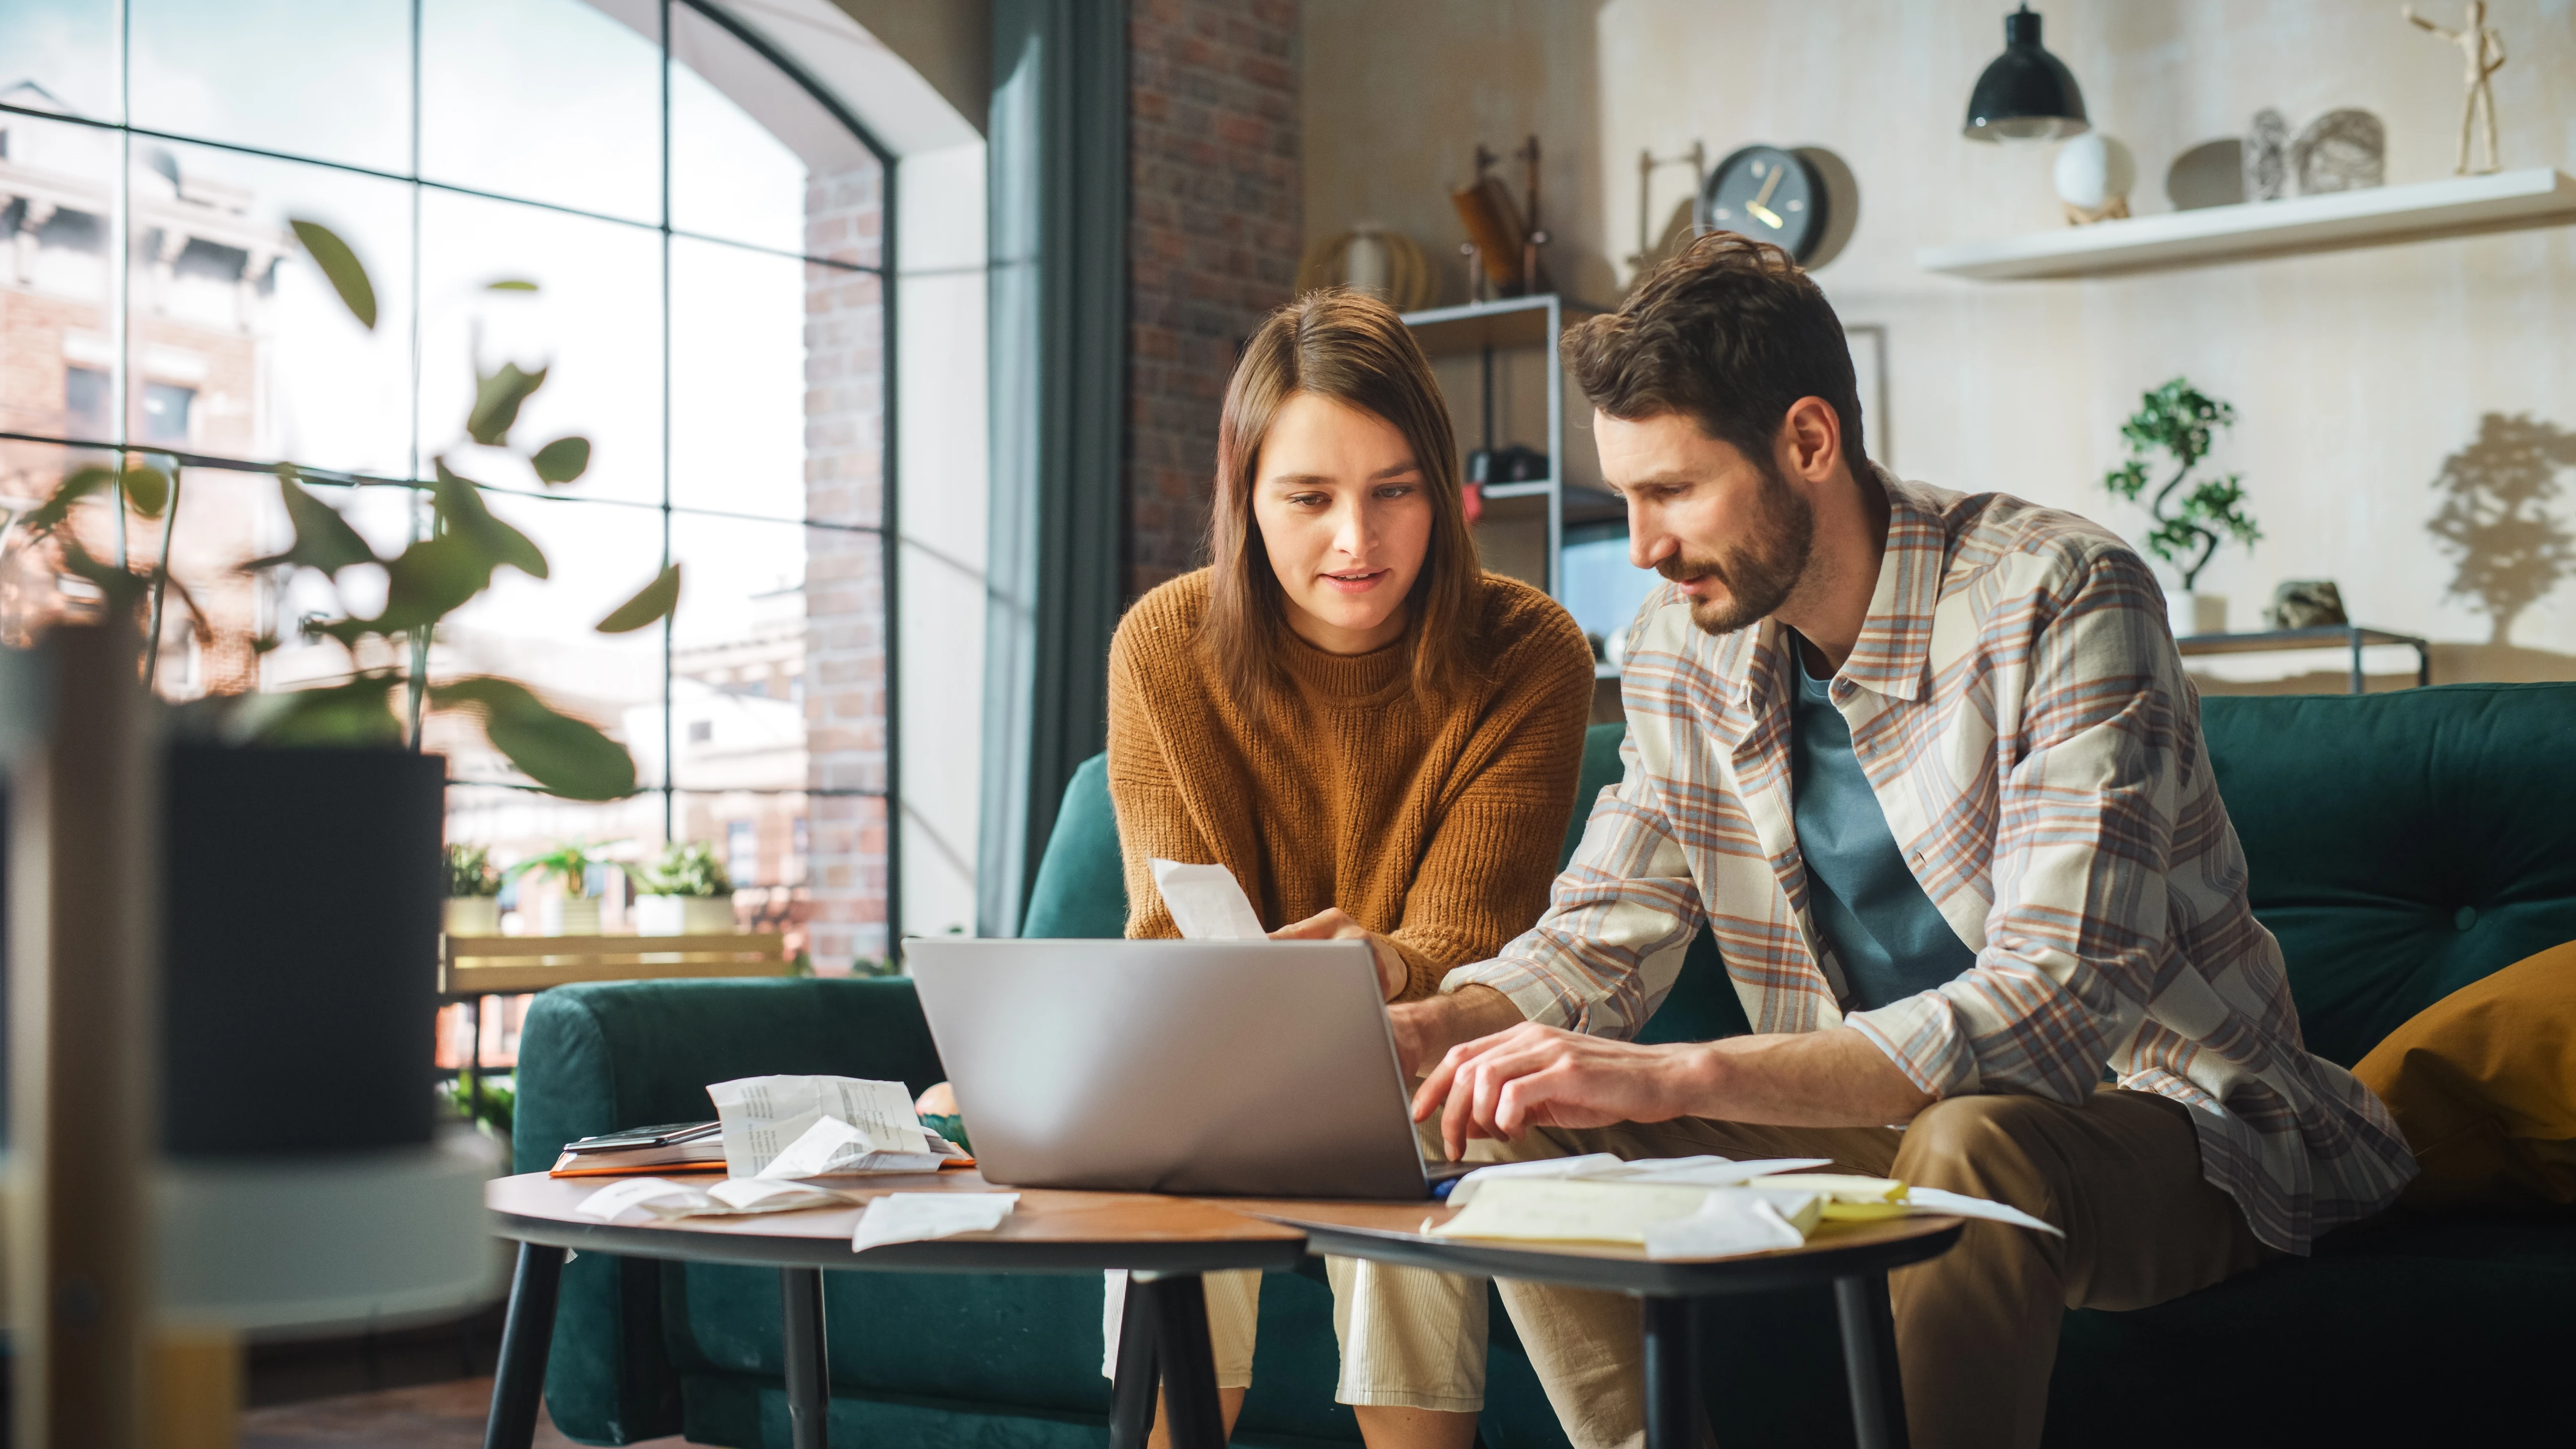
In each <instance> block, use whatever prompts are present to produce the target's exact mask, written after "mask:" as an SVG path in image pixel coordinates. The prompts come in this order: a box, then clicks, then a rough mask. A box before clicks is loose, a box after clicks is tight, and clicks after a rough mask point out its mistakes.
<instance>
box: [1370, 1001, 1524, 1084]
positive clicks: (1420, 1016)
mask: <svg viewBox="0 0 2576 1449" xmlns="http://www.w3.org/2000/svg"><path fill="white" fill-rule="evenodd" d="M1386 1016H1387V1025H1388V1026H1389V1027H1390V1028H1392V1029H1393V1030H1394V1032H1395V1059H1396V1064H1397V1065H1398V1066H1400V1067H1402V1068H1403V1069H1404V1079H1405V1080H1406V1081H1408V1082H1411V1081H1417V1080H1419V1079H1420V1078H1421V1076H1422V1074H1423V1073H1424V1072H1426V1071H1428V1070H1430V1069H1431V1068H1432V1067H1433V1066H1434V1065H1436V1064H1438V1062H1439V1060H1440V1056H1441V1054H1442V1053H1443V1052H1446V1051H1448V1050H1449V1049H1450V1048H1451V1047H1453V1046H1456V1045H1457V1044H1458V1043H1460V1042H1462V1041H1474V1040H1475V1039H1476V1038H1478V1037H1480V1036H1492V1035H1493V1034H1494V1033H1495V1032H1498V1031H1507V1030H1509V1029H1510V1028H1512V1027H1515V1026H1518V1025H1519V1024H1520V1022H1521V1009H1520V1008H1519V1007H1517V1006H1514V1005H1513V1004H1512V999H1511V998H1510V997H1508V996H1505V995H1504V994H1503V993H1501V992H1499V991H1496V990H1495V989H1494V988H1492V987H1490V986H1466V987H1461V988H1459V989H1458V990H1456V991H1444V992H1442V993H1440V994H1439V995H1437V996H1434V997H1431V998H1429V999H1428V1000H1424V1001H1408V1002H1406V1003H1404V1004H1403V1005H1402V1006H1390V1007H1388V1008H1387V1009H1386Z"/></svg>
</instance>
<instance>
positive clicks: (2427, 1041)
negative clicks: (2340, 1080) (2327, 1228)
mask: <svg viewBox="0 0 2576 1449" xmlns="http://www.w3.org/2000/svg"><path fill="white" fill-rule="evenodd" d="M2352 1074H2353V1075H2354V1076H2356V1077H2358V1078H2360V1079H2361V1081H2362V1084H2363V1085H2364V1086H2367V1087H2368V1088H2370V1089H2371V1090H2372V1091H2374V1092H2377V1093H2378V1094H2379V1097H2380V1100H2381V1101H2384V1102H2386V1103H2387V1104H2388V1110H2389V1112H2390V1113H2391V1114H2392V1115H2394V1116H2395V1117H2396V1118H2397V1126H2398V1128H2399V1129H2400V1130H2401V1131H2403V1132H2404V1133H2405V1134H2406V1141H2407V1144H2408V1145H2409V1146H2411V1147H2413V1148H2414V1149H2415V1160H2416V1162H2417V1163H2418V1164H2420V1165H2421V1166H2422V1168H2423V1171H2422V1173H2421V1174H2420V1175H2419V1176H2417V1177H2416V1179H2415V1180H2414V1181H2413V1182H2412V1183H2409V1184H2408V1185H2407V1188H2406V1191H2405V1192H2404V1193H2403V1194H2402V1195H2401V1196H2400V1197H2399V1198H2398V1201H2399V1202H2400V1203H2402V1204H2404V1205H2405V1206H2407V1207H2414V1208H2463V1207H2538V1206H2545V1205H2555V1206H2560V1207H2564V1206H2567V1205H2569V1204H2576V941H2570V942H2568V943H2567V944H2566V945H2564V946H2554V947H2552V948H2550V949H2549V950H2546V951H2543V952H2541V953H2540V954H2539V955H2537V956H2532V957H2528V958H2526V959H2524V960H2521V961H2517V962H2515V963H2514V964H2512V965H2510V966H2507V967H2506V968H2504V969H2503V970H2502V971H2499V972H2497V973H2495V974H2494V975H2493V976H2490V977H2488V978H2486V979H2485V980H2484V981H2479V982H2475V983H2472V984H2471V985H2468V986H2463V987H2461V988H2460V989H2459V990H2457V991H2454V992H2452V993H2451V994H2450V995H2448V996H2445V997H2443V998H2442V999H2441V1000H2439V1001H2437V1002H2434V1003H2433V1004H2432V1005H2431V1006H2429V1007H2426V1008H2425V1009H2424V1010H2423V1011H2422V1012H2420V1013H2418V1014H2417V1015H2416V1017H2415V1018H2414V1019H2413V1020H2411V1021H2409V1022H2407V1023H2406V1024H2405V1025H2404V1026H2401V1027H2399V1028H2397V1030H2396V1031H2394V1032H2391V1033H2390V1034H2389V1036H2388V1039H2387V1040H2386V1041H2383V1042H2381V1043H2380V1044H2379V1045H2378V1046H2377V1047H2375V1048H2373V1049H2372V1051H2371V1053H2370V1055H2368V1056H2366V1057H2363V1058H2362V1059H2361V1063H2360V1065H2358V1066H2356V1067H2354V1068H2353V1069H2352Z"/></svg>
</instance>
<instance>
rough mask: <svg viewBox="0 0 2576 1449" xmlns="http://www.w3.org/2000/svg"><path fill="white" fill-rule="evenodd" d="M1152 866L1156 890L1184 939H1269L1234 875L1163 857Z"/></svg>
mask: <svg viewBox="0 0 2576 1449" xmlns="http://www.w3.org/2000/svg"><path fill="white" fill-rule="evenodd" d="M1148 863H1149V864H1151V865H1152V866H1153V869H1154V888H1155V889H1156V890H1159V891H1161V892H1162V893H1163V904H1164V905H1165V906H1166V907H1168V908H1169V909H1170V910H1171V913H1172V924H1173V925H1175V926H1178V927H1180V928H1181V936H1182V937H1183V939H1185V940H1191V941H1259V940H1263V939H1265V938H1267V937H1268V936H1269V934H1270V933H1269V932H1268V931H1265V930H1263V929H1261V914H1260V912H1258V911H1255V910H1254V909H1253V908H1252V901H1251V898H1250V897H1248V896H1246V895H1244V893H1243V885H1242V883H1241V882H1240V881H1237V880H1236V879H1235V878H1234V872H1233V871H1230V870H1227V869H1226V868H1225V867H1224V866H1221V865H1183V864H1181V863H1180V862H1179V861H1177V860H1164V859H1161V858H1160V857H1156V858H1154V859H1153V860H1151V861H1150V862H1148Z"/></svg>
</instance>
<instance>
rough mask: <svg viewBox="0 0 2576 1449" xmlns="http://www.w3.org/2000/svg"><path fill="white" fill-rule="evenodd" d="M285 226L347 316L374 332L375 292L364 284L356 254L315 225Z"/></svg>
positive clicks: (336, 236)
mask: <svg viewBox="0 0 2576 1449" xmlns="http://www.w3.org/2000/svg"><path fill="white" fill-rule="evenodd" d="M287 224H288V225H289V226H292V227H294V228H295V238H296V240H298V241H300V242H302V243H304V252H305V255H307V256H309V257H311V258H313V265H315V266H317V267H320V268H321V269H322V275H323V276H325V277H328V278H330V279H331V290H333V291H335V292H338V293H339V294H340V302H341V305H343V306H345V307H347V308H348V309H349V315H350V316H352V317H355V318H357V319H358V325H359V326H361V327H364V328H366V329H367V330H368V331H370V332H373V331H375V330H376V288H375V285H374V284H373V283H371V282H369V281H368V280H367V268H366V266H365V264H364V263H362V262H360V261H359V260H358V254H357V253H356V252H353V251H351V250H349V244H348V243H347V242H344V241H342V240H340V236H339V233H337V232H335V231H333V230H331V228H329V227H327V226H324V225H323V224H322V223H320V222H318V221H300V220H296V221H289V222H288V223H287Z"/></svg>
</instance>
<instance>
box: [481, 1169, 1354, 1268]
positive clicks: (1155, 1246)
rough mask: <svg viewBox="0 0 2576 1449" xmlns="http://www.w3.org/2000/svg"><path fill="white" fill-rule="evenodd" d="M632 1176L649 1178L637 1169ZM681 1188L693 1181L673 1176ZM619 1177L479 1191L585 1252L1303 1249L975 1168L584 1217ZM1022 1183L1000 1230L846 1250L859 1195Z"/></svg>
mask: <svg viewBox="0 0 2576 1449" xmlns="http://www.w3.org/2000/svg"><path fill="white" fill-rule="evenodd" d="M637 1175H638V1176H651V1175H652V1174H650V1173H639V1174H637ZM675 1180H676V1181H682V1182H686V1181H688V1180H689V1179H688V1178H685V1177H683V1178H677V1179H675ZM618 1181H620V1179H618V1178H613V1177H549V1176H547V1175H546V1174H544V1173H542V1172H531V1173H524V1174H521V1175H520V1176H517V1177H503V1178H496V1179H494V1180H493V1181H492V1182H490V1183H488V1184H486V1185H485V1186H484V1189H483V1205H484V1206H485V1207H486V1208H488V1209H490V1211H491V1213H492V1231H493V1233H494V1234H495V1235H496V1236H499V1237H504V1238H511V1239H515V1240H517V1241H520V1242H526V1243H541V1244H545V1245H548V1246H552V1247H559V1248H574V1249H579V1250H581V1251H584V1252H603V1253H616V1254H621V1255H624V1256H627V1257H641V1258H672V1259H680V1260H686V1261H695V1262H725V1263H753V1264H765V1265H769V1266H772V1267H799V1268H814V1267H821V1268H865V1269H870V1270H879V1269H890V1270H896V1271H913V1272H929V1273H1072V1272H1097V1271H1099V1270H1101V1269H1104V1268H1132V1269H1139V1270H1143V1271H1149V1272H1165V1273H1205V1272H1214V1271H1217V1270H1219V1269H1225V1268H1285V1267H1290V1266H1293V1265H1294V1264H1295V1263H1296V1261H1297V1260H1298V1259H1299V1258H1300V1257H1302V1256H1304V1254H1305V1243H1306V1235H1305V1234H1304V1233H1302V1232H1299V1231H1298V1230H1297V1229H1295V1228H1292V1227H1287V1226H1284V1225H1282V1224H1279V1223H1275V1222H1271V1221H1268V1220H1266V1219H1262V1218H1255V1217H1248V1216H1246V1215H1244V1214H1242V1213H1238V1212H1234V1211H1232V1210H1230V1209H1229V1208H1228V1207H1226V1206H1225V1205H1223V1204H1221V1203H1218V1202H1216V1201H1212V1200H1210V1199H1206V1198H1190V1197H1164V1196H1161V1195H1158V1194H1154V1193H1136V1192H1059V1191H1054V1190H1051V1189H1043V1188H1020V1189H1006V1188H997V1187H994V1186H993V1185H992V1184H990V1183H987V1182H986V1181H984V1179H983V1176H982V1175H981V1174H980V1173H977V1172H975V1171H973V1170H971V1169H968V1170H962V1171H949V1172H919V1173H893V1174H886V1175H882V1176H868V1177H825V1178H814V1179H811V1181H812V1182H813V1184H814V1185H815V1186H817V1187H826V1188H830V1189H831V1190H833V1191H835V1192H839V1193H845V1194H847V1195H849V1196H851V1197H854V1198H858V1199H861V1202H860V1203H859V1204H858V1205H855V1206H850V1207H831V1208H809V1209H807V1210H805V1211H802V1212H783V1213H752V1214H746V1215H741V1216H731V1217H703V1218H681V1219H679V1220H677V1221H674V1222H668V1223H645V1224H638V1225H634V1226H625V1225H617V1224H610V1223H602V1222H598V1221H596V1220H594V1219H591V1218H585V1217H581V1216H579V1215H577V1214H576V1213H574V1211H573V1207H574V1205H575V1204H577V1203H579V1202H580V1201H581V1200H582V1199H584V1198H586V1197H588V1196H590V1195H591V1194H592V1193H595V1192H597V1191H599V1190H600V1189H601V1188H603V1187H607V1186H610V1185H611V1184H613V1183H615V1182H618ZM1002 1191H1017V1192H1018V1193H1019V1195H1020V1201H1019V1205H1018V1206H1017V1207H1016V1208H1014V1209H1013V1210H1012V1212H1011V1215H1010V1217H1008V1218H1006V1219H1004V1220H1003V1223H1002V1226H1001V1227H999V1228H997V1229H995V1230H994V1231H992V1232H986V1233H960V1234H958V1235H956V1236H954V1237H948V1238H937V1239H933V1240H931V1241H929V1242H924V1243H888V1244H886V1245H885V1246H883V1247H878V1248H871V1249H869V1250H868V1251H867V1252H865V1253H852V1252H851V1251H850V1234H851V1231H852V1230H853V1229H855V1228H856V1227H857V1226H858V1221H859V1215H860V1213H861V1212H862V1211H863V1210H864V1208H865V1199H868V1198H872V1197H877V1196H879V1195H881V1194H884V1193H889V1192H1002Z"/></svg>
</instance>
